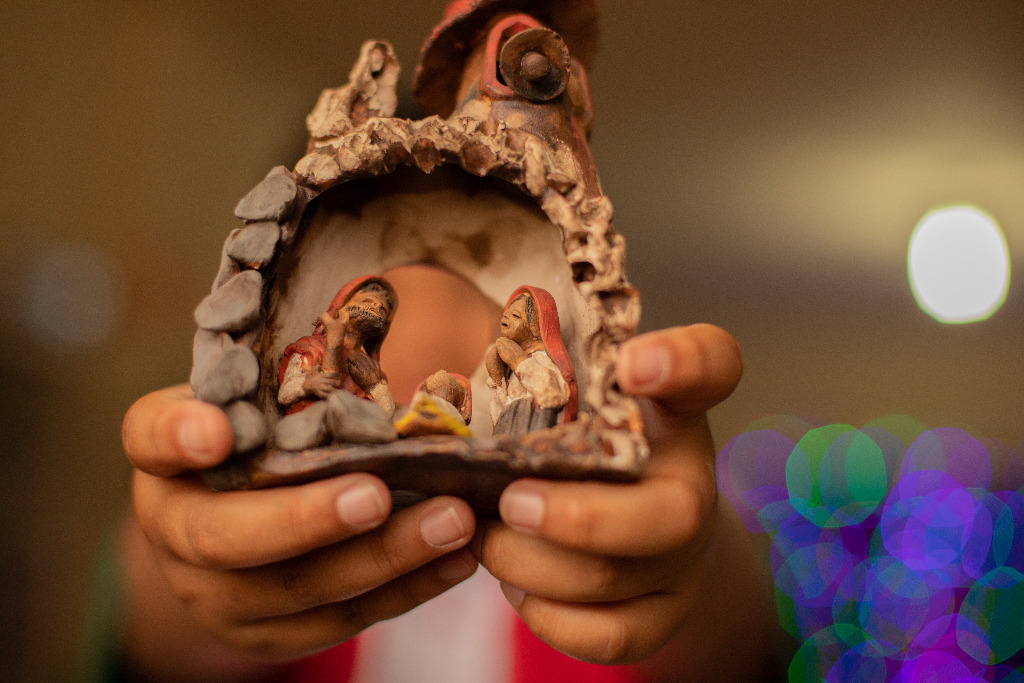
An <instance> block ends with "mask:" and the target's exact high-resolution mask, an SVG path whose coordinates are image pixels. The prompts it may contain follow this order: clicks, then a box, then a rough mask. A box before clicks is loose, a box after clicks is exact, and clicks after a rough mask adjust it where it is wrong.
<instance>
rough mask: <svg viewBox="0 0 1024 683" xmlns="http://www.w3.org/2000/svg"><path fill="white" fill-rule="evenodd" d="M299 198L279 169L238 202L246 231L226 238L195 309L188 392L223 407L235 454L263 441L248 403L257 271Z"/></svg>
mask: <svg viewBox="0 0 1024 683" xmlns="http://www.w3.org/2000/svg"><path fill="white" fill-rule="evenodd" d="M304 198H305V196H304V194H302V193H301V192H300V191H299V187H298V185H296V183H295V180H294V179H293V178H292V176H291V174H290V173H289V172H288V169H286V168H285V167H283V166H278V167H276V168H274V169H272V170H271V171H270V173H268V174H267V177H266V178H264V179H263V181H262V182H260V183H259V184H258V185H257V186H256V187H254V188H253V189H252V191H250V192H249V193H248V194H247V195H245V197H243V198H242V199H241V201H239V202H238V205H237V206H236V207H235V216H237V217H238V218H240V219H242V220H243V221H245V227H243V228H239V229H236V230H233V231H232V232H231V234H230V235H228V238H227V240H226V241H225V242H224V249H223V250H222V252H221V263H220V269H219V271H218V273H217V276H216V278H214V282H213V288H212V290H211V292H210V294H209V295H208V296H207V297H206V298H205V299H203V301H202V302H201V303H200V304H199V306H198V307H196V311H195V321H196V325H197V327H198V328H199V329H198V331H197V332H196V335H195V339H194V341H193V345H192V375H191V378H190V382H191V384H192V390H193V392H195V395H196V397H197V398H199V399H201V400H203V401H208V402H210V403H213V404H216V405H219V406H221V407H223V408H224V411H225V413H226V414H227V416H228V419H229V420H230V421H231V427H232V429H233V431H234V434H235V442H234V450H235V452H239V453H242V452H246V451H250V450H254V449H256V448H259V447H261V446H263V445H264V444H265V443H266V441H267V435H268V430H267V420H266V416H265V415H264V414H263V411H261V410H260V409H259V407H258V406H257V405H256V404H255V403H254V402H253V401H254V399H255V396H256V389H257V387H258V386H259V380H260V366H259V360H258V359H257V358H256V353H255V352H254V351H253V347H252V340H254V339H256V338H258V335H255V334H249V333H250V332H253V331H255V330H257V328H258V327H259V325H260V324H261V322H262V320H263V289H264V279H263V274H262V271H263V269H264V268H266V267H267V266H268V265H269V264H270V263H271V262H272V261H273V260H274V257H275V256H276V254H277V251H278V248H279V246H280V244H281V241H282V239H281V237H282V232H283V231H282V226H283V225H286V224H287V223H288V221H289V220H290V218H291V217H292V216H293V215H295V213H296V209H297V208H298V205H299V204H300V203H302V200H303V199H304ZM321 422H323V420H322V416H321ZM324 429H325V427H324Z"/></svg>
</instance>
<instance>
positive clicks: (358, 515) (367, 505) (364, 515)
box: [337, 483, 387, 529]
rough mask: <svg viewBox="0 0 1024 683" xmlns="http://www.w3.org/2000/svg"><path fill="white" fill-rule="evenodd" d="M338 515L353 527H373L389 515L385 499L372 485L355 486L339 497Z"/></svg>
mask: <svg viewBox="0 0 1024 683" xmlns="http://www.w3.org/2000/svg"><path fill="white" fill-rule="evenodd" d="M337 505H338V515H339V516H340V517H341V520H342V521H343V522H345V523H346V524H348V525H349V526H351V527H354V528H356V529H361V528H365V527H369V526H373V525H375V524H377V523H378V522H380V521H381V520H383V519H384V516H385V515H386V513H387V510H386V509H385V505H384V499H383V498H382V497H381V495H380V492H379V491H377V488H376V487H375V486H373V485H372V484H366V483H362V484H354V485H352V486H350V487H349V488H347V489H345V490H344V491H342V492H341V493H340V494H339V495H338V501H337Z"/></svg>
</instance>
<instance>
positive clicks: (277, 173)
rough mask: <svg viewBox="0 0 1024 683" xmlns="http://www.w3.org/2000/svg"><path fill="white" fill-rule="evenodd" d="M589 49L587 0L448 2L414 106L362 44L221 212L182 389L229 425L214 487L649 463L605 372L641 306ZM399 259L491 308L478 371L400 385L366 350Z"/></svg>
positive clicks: (634, 468)
mask: <svg viewBox="0 0 1024 683" xmlns="http://www.w3.org/2000/svg"><path fill="white" fill-rule="evenodd" d="M596 42H597V4H596V2H595V0H452V1H451V2H450V3H449V4H448V7H447V8H446V11H445V13H444V16H443V18H442V19H441V21H440V23H439V24H438V25H437V26H436V27H435V28H434V30H433V31H432V32H431V33H430V34H429V36H428V38H427V40H426V42H425V43H424V46H423V49H422V51H421V54H420V59H419V63H418V64H417V67H416V72H415V74H414V76H413V84H412V85H413V95H414V97H415V100H416V103H417V104H418V105H419V107H420V110H421V111H422V114H423V116H422V118H419V119H407V118H401V117H396V116H395V109H396V106H397V103H398V99H399V98H398V94H397V92H396V88H397V85H398V82H399V78H398V75H399V64H398V60H397V58H396V57H395V53H394V50H393V49H392V47H391V46H390V45H389V44H388V43H386V42H383V41H377V40H374V41H368V42H366V43H365V44H364V45H363V46H362V49H361V50H360V54H359V57H358V59H357V61H356V64H355V66H354V67H353V68H352V71H351V72H350V74H349V81H348V83H347V85H344V86H342V87H339V88H332V89H328V90H325V91H324V92H323V94H322V95H321V96H320V98H319V100H318V101H317V103H316V106H315V107H314V109H313V111H312V112H311V113H310V115H309V116H308V117H307V119H306V126H307V128H308V130H309V133H310V138H309V144H308V146H307V148H306V153H305V154H304V156H303V157H302V158H301V159H299V160H298V161H297V162H296V163H295V165H294V167H292V168H291V169H289V168H287V167H284V166H279V167H276V168H274V169H273V170H271V171H270V173H269V174H268V175H267V177H266V178H265V179H264V180H263V181H261V182H260V183H259V184H258V185H257V186H256V187H255V188H253V190H252V191H251V192H249V193H248V194H247V195H246V196H245V197H243V198H242V200H241V201H240V202H239V203H238V205H237V206H236V208H235V215H236V216H237V217H238V218H239V219H241V220H242V221H244V226H242V227H239V228H238V229H236V230H235V231H233V232H232V233H231V234H230V235H229V236H228V239H227V240H226V241H225V244H224V250H223V252H222V254H221V266H220V270H219V272H218V273H217V276H216V278H215V280H214V286H213V289H212V291H211V293H210V295H209V296H208V297H206V299H204V301H203V302H202V303H201V304H200V305H199V307H198V308H197V309H196V316H195V318H196V324H197V326H198V328H199V329H198V331H197V333H196V337H195V342H194V345H193V371H192V378H191V379H192V387H193V389H194V390H195V393H196V396H197V397H199V398H201V399H203V400H206V401H209V402H211V403H214V404H216V405H219V406H221V407H222V408H223V409H224V410H225V412H226V413H227V415H228V417H229V419H230V420H231V422H232V427H233V429H234V430H235V448H234V451H235V452H234V455H232V457H231V458H229V459H228V461H226V462H225V463H223V464H222V465H219V466H218V467H216V468H212V469H210V470H207V471H206V472H205V473H204V478H205V480H206V481H207V483H208V484H209V485H210V486H212V487H214V488H217V489H237V488H260V487H266V486H279V485H285V484H296V483H302V482H306V481H310V480H313V479H317V478H322V477H327V476H334V475H337V474H342V473H345V472H356V471H360V472H369V473H371V474H374V475H377V476H380V477H381V478H383V479H384V481H385V482H387V483H388V485H389V486H391V487H392V490H393V491H395V492H411V493H414V494H416V495H435V494H452V495H457V496H461V497H463V498H465V499H466V500H467V501H469V502H470V503H471V504H472V505H473V506H474V507H476V508H477V510H478V511H485V512H486V511H492V512H493V510H494V509H495V506H496V503H497V499H498V496H499V495H500V493H501V491H502V490H503V488H504V487H505V486H507V485H508V483H510V482H511V481H513V480H514V479H516V478H518V477H526V476H531V477H550V478H560V479H567V478H573V479H586V478H592V479H605V480H633V479H636V478H637V477H639V476H641V475H642V473H643V468H644V465H645V462H646V459H647V456H648V453H649V449H648V445H647V442H646V439H645V438H644V435H643V428H642V424H641V420H640V411H639V408H638V406H637V404H636V401H634V400H633V399H632V398H631V397H629V396H626V395H624V394H622V392H621V391H620V389H619V387H618V385H617V384H616V382H615V376H614V374H615V359H616V356H617V354H618V349H619V346H620V345H621V344H622V342H624V341H625V340H626V339H628V338H629V337H630V336H631V335H632V334H634V333H635V331H636V328H637V324H638V322H639V317H640V301H639V295H638V293H637V292H636V290H635V289H634V288H633V286H632V285H631V284H630V283H629V282H628V281H627V280H626V278H625V274H624V270H623V260H624V254H625V240H624V239H623V237H622V236H621V235H620V234H619V233H618V232H617V231H616V230H615V228H614V227H613V225H612V206H611V202H610V200H609V199H608V198H607V197H606V196H605V195H604V193H603V192H602V190H601V185H600V182H599V180H598V174H597V168H596V166H595V164H594V160H593V157H592V156H591V154H590V150H589V147H588V142H587V141H588V138H589V135H590V132H591V128H592V124H593V104H592V100H591V97H590V90H589V84H588V80H587V69H588V68H589V64H590V62H591V59H592V57H593V54H594V49H595V46H596ZM308 52H309V54H310V57H311V58H314V57H316V55H315V54H314V53H313V52H312V51H308ZM322 58H323V59H328V60H333V59H335V55H333V54H332V55H326V54H325V55H323V56H322ZM406 266H428V267H433V268H437V269H440V270H443V271H446V272H448V273H449V274H452V275H455V276H458V277H461V278H462V279H464V280H465V281H466V282H468V283H470V284H471V285H472V286H474V287H475V288H476V289H477V290H478V291H479V292H480V293H481V294H482V295H483V296H484V297H485V298H486V299H487V300H488V301H489V303H490V304H493V309H491V310H492V311H494V312H497V310H498V309H499V307H500V306H501V303H502V302H505V305H504V309H503V313H502V322H501V331H500V337H499V338H498V339H497V340H496V341H495V342H494V344H493V345H492V346H491V348H490V349H489V350H488V351H487V352H486V353H484V355H483V357H481V358H480V359H479V361H478V364H477V365H476V368H475V370H474V371H473V372H472V373H467V375H468V376H466V377H463V376H461V375H456V374H454V373H448V372H445V371H444V370H443V369H440V368H439V369H438V371H437V372H436V373H434V374H432V375H431V376H430V377H429V378H427V379H426V380H424V381H423V383H422V384H421V385H420V387H419V390H418V391H417V392H416V394H415V396H413V397H412V398H411V400H410V399H409V398H408V397H404V396H402V397H398V396H392V393H391V388H390V387H389V385H388V382H387V376H386V372H385V370H386V365H387V361H386V360H385V362H384V366H385V367H382V365H381V353H380V351H381V344H382V343H383V341H384V339H385V337H386V336H387V334H388V330H389V328H390V326H391V322H392V320H393V319H394V316H395V312H396V307H397V304H398V301H397V297H396V296H395V291H394V289H393V288H392V287H391V286H390V285H389V284H388V283H387V281H386V279H384V277H386V276H387V273H388V272H389V271H391V270H392V269H398V268H403V267H406ZM365 273H370V274H371V275H361V274H365ZM357 276H358V277H357ZM382 276H384V277H382ZM345 282H347V283H348V284H346V285H345V286H344V287H341V290H340V291H338V289H337V288H338V287H339V285H340V284H341V283H345ZM325 302H329V303H328V305H327V306H326V310H325V305H324V304H325ZM314 320H315V322H314V324H313V326H312V330H311V329H310V322H311V321H314ZM403 352H409V353H415V349H412V350H408V351H403ZM425 369H426V370H427V371H430V372H432V371H433V370H434V368H425ZM462 369H465V368H462ZM473 397H477V400H478V401H479V405H478V406H477V408H478V410H477V411H475V412H476V414H475V416H474V411H473V410H472V408H473V406H472V402H473ZM396 399H399V400H398V401H396ZM406 401H408V405H399V406H396V405H395V404H396V402H398V403H404V402H406ZM488 403H489V404H490V405H489V406H487V404H488ZM488 407H489V410H488V409H486V408H488Z"/></svg>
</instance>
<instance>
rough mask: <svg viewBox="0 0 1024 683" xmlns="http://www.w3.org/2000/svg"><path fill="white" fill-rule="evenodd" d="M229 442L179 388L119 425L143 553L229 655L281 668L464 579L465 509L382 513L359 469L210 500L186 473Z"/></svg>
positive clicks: (469, 529) (428, 507) (222, 426)
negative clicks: (237, 654) (280, 662)
mask: <svg viewBox="0 0 1024 683" xmlns="http://www.w3.org/2000/svg"><path fill="white" fill-rule="evenodd" d="M231 439H232V436H231V428H230V425H229V423H228V420H227V417H226V416H225V415H224V413H223V412H222V411H221V410H220V409H218V408H216V407H214V406H212V405H209V404H205V403H202V402H200V401H197V400H195V399H193V398H192V395H191V392H190V391H189V390H188V388H187V387H173V388H170V389H164V390H162V391H157V392H154V393H152V394H149V395H148V396H145V397H143V398H141V399H140V400H139V401H138V402H136V403H135V405H134V406H132V408H131V409H130V410H129V411H128V414H127V416H126V417H125V422H124V428H123V441H124V446H125V451H126V452H127V454H128V457H129V459H130V460H131V461H132V463H133V464H134V465H135V467H136V468H137V470H136V472H135V477H134V501H135V511H136V515H137V517H138V521H139V523H140V525H141V527H142V530H143V531H144V532H145V537H146V538H147V539H148V547H147V548H145V549H144V550H147V551H148V553H149V554H150V555H151V556H152V560H153V563H155V565H156V566H158V567H159V568H160V570H162V573H163V575H164V577H166V580H167V583H169V585H170V588H171V590H172V591H173V592H174V594H176V595H177V597H178V598H179V599H180V601H181V603H182V604H183V605H184V607H185V608H187V610H188V612H189V613H190V615H191V618H193V619H194V620H195V622H197V623H198V624H199V625H201V626H203V627H205V629H207V630H208V631H209V632H211V633H212V634H213V635H214V636H215V637H216V639H217V640H219V641H220V642H221V643H225V644H227V645H229V646H230V647H231V648H232V649H233V650H234V651H236V652H240V653H243V654H248V655H250V656H252V657H256V658H258V659H263V660H281V659H288V658H293V657H297V656H299V655H303V654H306V653H309V652H312V651H315V650H319V649H323V648H325V647H328V646H330V645H333V644H335V643H338V642H341V641H343V640H346V639H348V638H351V637H352V636H354V635H355V634H356V633H358V632H359V631H361V630H363V629H365V628H366V627H368V626H370V625H371V624H373V623H375V622H378V621H381V620H383V619H389V618H391V617H395V616H398V615H399V614H402V613H404V612H407V611H409V610H410V609H412V608H413V607H416V606H417V605H419V604H420V603H422V602H424V601H426V600H429V599H430V598H432V597H434V596H436V595H438V594H439V593H441V592H443V591H445V590H447V589H448V588H450V587H451V586H453V585H455V584H457V583H459V582H460V581H462V580H464V579H466V578H467V577H469V576H470V575H471V574H472V573H473V572H474V571H475V569H476V566H477V564H476V560H475V559H474V558H473V556H472V555H471V554H470V553H469V551H467V550H461V548H463V546H465V545H466V543H468V541H469V540H470V538H471V537H472V535H473V532H474V529H475V520H474V516H473V513H472V511H471V510H470V508H469V506H468V505H467V504H466V503H465V502H463V501H461V500H458V499H455V498H450V497H440V498H434V499H431V500H428V501H425V502H423V503H420V504H418V505H416V506H414V507H411V508H409V509H406V510H403V511H401V512H397V513H395V514H391V497H390V494H389V492H388V489H387V487H386V486H385V485H384V483H383V482H381V481H380V480H379V479H377V478H375V477H372V476H370V475H365V474H352V475H346V476H341V477H335V478H333V479H327V480H323V481H318V482H314V483H310V484H306V485H303V486H289V487H283V488H278V489H268V490H263V491H236V492H228V493H215V492H213V491H210V490H209V489H208V488H207V487H206V486H205V485H204V484H203V483H202V482H201V481H200V480H199V478H198V477H197V476H196V474H195V473H194V470H197V469H201V468H204V467H209V466H211V465H215V464H217V463H218V462H220V461H222V460H223V459H224V458H225V457H226V456H227V454H228V453H229V451H230V449H231ZM135 592H138V591H135ZM135 599H144V596H136V598H135ZM197 656H198V654H197ZM182 665H183V666H184V665H185V664H184V663H182Z"/></svg>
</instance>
